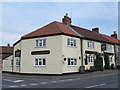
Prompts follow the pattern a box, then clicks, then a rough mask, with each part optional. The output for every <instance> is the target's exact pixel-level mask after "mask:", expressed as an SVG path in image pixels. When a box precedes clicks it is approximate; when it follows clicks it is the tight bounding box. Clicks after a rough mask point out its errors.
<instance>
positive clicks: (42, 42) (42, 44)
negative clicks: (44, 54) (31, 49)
mask: <svg viewBox="0 0 120 90" xmlns="http://www.w3.org/2000/svg"><path fill="white" fill-rule="evenodd" d="M45 46H46V39H40V40H36V47H45Z"/></svg>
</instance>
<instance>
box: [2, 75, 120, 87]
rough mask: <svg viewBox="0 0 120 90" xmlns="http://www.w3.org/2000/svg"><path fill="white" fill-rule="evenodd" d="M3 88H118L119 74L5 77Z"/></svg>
mask: <svg viewBox="0 0 120 90" xmlns="http://www.w3.org/2000/svg"><path fill="white" fill-rule="evenodd" d="M119 76H120V75H119ZM2 88H118V74H109V75H102V76H96V77H87V78H76V79H66V80H39V79H25V78H24V79H20V78H13V77H5V78H4V77H3V79H2Z"/></svg>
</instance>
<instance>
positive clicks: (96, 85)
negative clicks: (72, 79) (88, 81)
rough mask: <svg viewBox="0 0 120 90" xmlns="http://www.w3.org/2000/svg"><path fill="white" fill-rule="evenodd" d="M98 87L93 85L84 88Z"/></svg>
mask: <svg viewBox="0 0 120 90" xmlns="http://www.w3.org/2000/svg"><path fill="white" fill-rule="evenodd" d="M97 86H98V85H94V86H89V87H86V88H93V87H97Z"/></svg>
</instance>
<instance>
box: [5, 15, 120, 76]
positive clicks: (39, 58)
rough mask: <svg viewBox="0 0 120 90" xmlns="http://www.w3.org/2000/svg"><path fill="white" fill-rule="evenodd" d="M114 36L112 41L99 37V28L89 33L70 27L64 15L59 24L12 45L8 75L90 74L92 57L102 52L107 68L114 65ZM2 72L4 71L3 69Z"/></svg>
mask: <svg viewBox="0 0 120 90" xmlns="http://www.w3.org/2000/svg"><path fill="white" fill-rule="evenodd" d="M115 35H116V33H115V32H114V34H113V35H112V37H110V36H106V35H103V34H101V33H99V28H93V29H92V30H88V29H84V28H81V27H78V26H75V25H72V24H71V18H69V17H68V15H67V14H66V15H65V16H64V18H63V19H62V23H61V22H57V21H54V22H52V23H50V24H48V25H46V26H44V27H42V28H39V29H37V30H35V31H33V32H31V33H29V34H27V35H24V36H22V37H21V39H20V40H18V41H17V42H16V43H15V44H14V53H13V64H12V65H11V64H10V63H9V65H8V66H9V67H12V69H11V70H8V71H9V72H15V73H27V74H65V73H75V72H79V68H80V66H85V70H89V68H90V66H94V59H95V58H96V56H95V54H96V53H103V52H107V53H108V54H109V61H110V64H114V65H115V60H116V58H117V57H118V56H116V55H115V53H117V52H116V51H115V50H117V49H118V48H117V49H115V48H116V46H117V47H120V41H119V40H118V39H117V37H116V38H115ZM103 46H105V47H106V48H105V49H104V48H103ZM118 51H119V50H118ZM9 60H10V59H8V60H7V61H9ZM4 61H5V60H4ZM5 64H7V63H4V65H5ZM104 64H105V63H104V57H103V65H104ZM3 71H7V69H5V68H3Z"/></svg>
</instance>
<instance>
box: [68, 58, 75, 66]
mask: <svg viewBox="0 0 120 90" xmlns="http://www.w3.org/2000/svg"><path fill="white" fill-rule="evenodd" d="M75 65H77V59H75V58H68V66H75Z"/></svg>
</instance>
